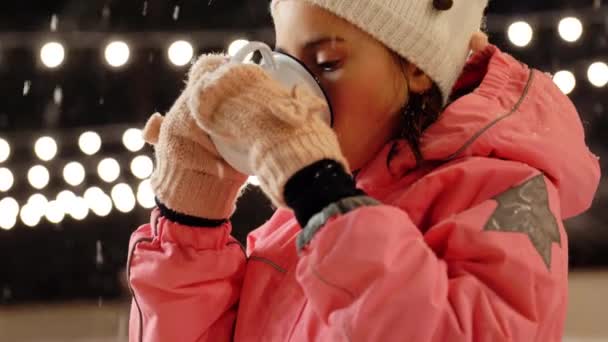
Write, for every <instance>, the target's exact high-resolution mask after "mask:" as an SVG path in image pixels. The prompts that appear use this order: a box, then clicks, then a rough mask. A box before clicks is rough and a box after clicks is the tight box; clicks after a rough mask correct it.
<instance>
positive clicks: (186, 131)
mask: <svg viewBox="0 0 608 342" xmlns="http://www.w3.org/2000/svg"><path fill="white" fill-rule="evenodd" d="M226 61H227V57H226V56H223V55H203V56H202V57H200V59H199V60H198V61H197V62H196V63H195V64H194V65H193V66H192V68H191V69H190V73H189V81H188V85H187V87H186V89H185V90H184V91H183V93H182V94H181V95H180V97H179V98H178V99H177V101H176V102H175V104H174V105H173V106H172V107H171V109H170V110H169V112H168V113H167V114H166V115H165V116H164V117H163V116H161V115H160V114H158V113H156V114H154V115H153V116H152V117H151V118H150V119H149V120H148V123H147V124H146V127H145V128H144V139H145V140H146V141H147V142H148V143H150V144H152V145H154V151H155V154H156V167H155V170H154V173H153V174H152V178H151V185H152V189H153V191H154V194H155V195H156V197H157V198H158V199H159V200H160V201H161V202H162V204H163V205H165V206H166V207H168V208H170V209H172V210H174V211H176V212H179V213H180V214H185V215H189V216H196V217H201V218H206V219H225V218H228V217H230V216H231V215H232V213H233V211H234V204H235V202H236V197H237V194H238V192H239V190H240V188H241V187H242V185H243V184H244V183H245V181H246V180H247V177H246V176H245V175H243V174H241V173H239V172H237V171H236V170H234V169H233V168H232V167H231V166H230V165H228V164H227V163H226V162H225V161H224V160H223V158H222V157H221V156H220V155H219V154H218V152H217V150H216V149H215V146H214V145H213V143H212V142H211V140H210V139H209V136H208V135H207V133H206V132H205V131H203V130H202V129H201V128H200V127H199V126H197V124H196V121H195V120H194V118H193V116H192V114H191V113H190V110H189V108H188V99H189V98H190V94H191V90H192V85H193V84H195V83H197V81H198V80H199V79H200V78H202V77H204V76H205V75H208V74H209V73H211V72H213V71H214V70H216V69H217V68H219V67H220V66H221V65H223V64H224V63H225V62H226Z"/></svg>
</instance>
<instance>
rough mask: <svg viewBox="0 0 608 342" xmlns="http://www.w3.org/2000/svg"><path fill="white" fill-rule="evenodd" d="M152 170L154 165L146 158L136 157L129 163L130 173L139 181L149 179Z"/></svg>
mask: <svg viewBox="0 0 608 342" xmlns="http://www.w3.org/2000/svg"><path fill="white" fill-rule="evenodd" d="M153 170H154V163H153V162H152V159H150V157H148V156H137V157H135V158H133V161H131V172H132V173H133V175H134V176H135V177H137V178H139V179H146V178H148V177H150V175H151V174H152V171H153Z"/></svg>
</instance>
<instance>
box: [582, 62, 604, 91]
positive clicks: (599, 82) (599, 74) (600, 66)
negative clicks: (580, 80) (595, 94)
mask: <svg viewBox="0 0 608 342" xmlns="http://www.w3.org/2000/svg"><path fill="white" fill-rule="evenodd" d="M587 78H588V79H589V82H590V83H591V84H592V85H593V86H595V87H598V88H601V87H604V86H606V84H608V65H606V63H604V62H595V63H593V64H591V65H590V66H589V69H587Z"/></svg>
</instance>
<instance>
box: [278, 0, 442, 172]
mask: <svg viewBox="0 0 608 342" xmlns="http://www.w3.org/2000/svg"><path fill="white" fill-rule="evenodd" d="M274 21H275V31H276V49H277V50H278V51H284V52H287V53H289V54H290V55H292V56H295V57H296V58H298V59H300V60H301V61H302V62H304V63H305V64H306V65H307V67H308V68H309V69H310V70H311V71H312V72H313V73H314V74H315V76H317V78H318V79H319V81H320V83H321V85H322V86H323V88H324V89H325V91H326V93H327V95H328V97H329V100H330V102H331V105H332V107H333V110H334V131H335V132H336V134H337V136H338V140H339V141H340V145H341V148H342V152H343V153H344V155H345V157H346V158H347V159H348V161H349V163H350V167H351V170H353V171H354V170H357V169H359V168H361V167H362V166H363V165H364V164H365V163H366V162H367V161H368V160H370V159H371V158H372V157H373V156H374V155H375V154H376V153H378V151H379V150H380V149H381V148H382V147H383V146H384V145H385V144H386V143H387V142H388V141H389V140H391V139H392V138H394V137H395V136H396V134H397V132H398V130H399V125H400V123H401V118H400V115H401V114H400V113H401V109H402V108H403V106H404V105H405V104H407V101H408V98H409V97H408V94H409V91H420V92H422V91H424V89H423V88H424V87H425V86H427V83H428V87H430V86H431V85H432V82H431V81H430V79H428V77H426V76H425V75H424V74H423V73H422V72H420V70H419V69H417V68H415V67H413V66H411V65H406V66H403V65H402V64H400V63H399V61H398V59H397V58H396V57H395V55H394V54H393V53H392V52H391V51H390V50H388V49H387V48H386V47H385V46H384V45H382V43H380V42H379V41H377V40H376V39H374V38H372V37H371V36H370V35H368V34H367V33H365V32H364V31H362V30H360V29H358V28H357V27H355V26H354V25H352V24H350V23H348V22H347V21H345V20H343V19H341V18H339V17H337V16H335V15H334V14H332V13H330V12H328V11H326V10H324V9H321V8H319V7H317V6H313V5H310V4H308V3H306V2H304V1H295V0H286V1H280V2H279V3H278V4H277V7H276V10H275V18H274ZM404 75H405V77H404ZM418 88H420V89H418Z"/></svg>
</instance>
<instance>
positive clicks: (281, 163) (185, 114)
mask: <svg viewBox="0 0 608 342" xmlns="http://www.w3.org/2000/svg"><path fill="white" fill-rule="evenodd" d="M486 5H487V0H455V1H451V0H443V1H442V0H400V1H394V0H350V1H342V0H274V1H273V2H272V4H271V9H272V14H273V18H274V24H275V29H276V47H277V49H278V50H279V49H280V50H282V51H285V52H287V53H289V54H291V55H293V56H295V57H297V58H299V59H300V60H302V61H303V62H304V63H305V64H306V65H307V66H308V67H309V68H310V69H311V70H312V72H313V73H314V74H315V76H317V78H318V79H319V81H320V83H321V85H322V86H323V87H324V89H325V90H326V91H327V94H328V97H329V99H330V103H331V106H332V107H333V109H334V115H335V117H334V126H333V130H332V128H330V127H328V126H327V125H326V124H325V123H324V122H322V121H321V119H320V118H319V115H318V114H319V112H320V111H324V110H328V108H327V107H326V105H325V103H324V102H323V101H321V100H320V99H318V98H316V97H314V96H313V95H312V94H311V93H309V92H308V91H307V89H304V88H302V87H295V88H293V89H285V88H283V87H282V86H281V85H279V84H278V83H276V82H275V81H273V80H272V79H271V78H270V77H269V76H267V75H266V74H265V73H264V71H263V70H262V69H261V68H260V67H258V66H255V65H239V66H234V65H230V64H226V63H224V62H225V60H226V57H225V56H222V55H207V56H202V57H201V58H200V59H199V60H198V62H197V63H195V65H194V66H193V67H192V69H191V71H190V73H189V78H188V83H187V86H186V89H185V90H184V92H183V93H182V95H181V96H180V97H179V98H178V100H177V102H176V103H175V105H174V106H173V107H172V108H171V109H170V111H169V112H168V114H167V115H166V116H165V117H164V118H163V117H161V116H160V115H158V114H156V115H154V116H153V117H152V118H151V119H150V121H149V122H148V124H147V125H146V128H145V130H144V135H145V138H146V140H147V141H148V142H150V143H152V144H154V145H155V151H156V159H157V167H156V170H155V173H154V175H153V177H152V186H153V189H154V191H155V194H156V198H157V203H158V207H157V208H155V209H154V211H153V212H152V218H151V220H150V223H149V224H146V225H143V226H142V227H140V228H139V229H138V230H137V231H136V232H135V233H134V234H133V236H132V239H131V242H130V255H129V262H128V263H129V264H128V270H129V272H128V277H129V281H130V284H131V288H132V291H133V305H132V311H131V324H130V340H131V341H230V340H235V341H559V340H561V335H562V332H563V326H564V319H565V313H566V303H567V291H568V284H567V279H568V278H567V277H568V242H567V238H566V234H565V231H564V227H563V224H562V220H563V219H565V218H569V217H572V216H574V215H577V214H580V213H581V212H583V211H584V210H586V209H587V208H588V207H589V205H590V202H591V200H592V198H593V195H594V192H595V190H596V187H597V185H598V181H599V166H598V161H597V159H596V157H595V156H593V155H592V154H591V153H590V152H589V150H588V148H587V147H586V145H585V141H584V133H583V128H582V125H581V123H580V120H579V118H578V115H577V113H576V110H575V108H574V106H573V105H572V104H571V103H570V101H569V100H568V98H567V97H565V96H564V95H563V94H562V93H561V92H560V91H559V89H558V88H557V87H556V86H555V85H554V84H553V82H552V80H551V78H550V77H549V76H547V75H545V74H543V73H541V72H539V71H537V70H534V69H530V68H528V67H527V66H526V65H523V64H522V63H520V62H518V61H516V60H514V59H513V58H512V57H510V56H509V55H507V54H505V53H503V52H501V51H500V50H499V49H498V48H496V47H495V46H492V45H488V44H486V43H484V41H483V37H482V36H479V35H476V34H475V33H476V32H477V31H478V30H479V29H480V26H481V21H482V16H483V12H484V9H485V7H486ZM471 37H474V39H473V44H470V41H471ZM471 48H473V50H478V51H476V52H475V53H474V54H473V55H472V56H470V58H468V57H469V54H470V51H471ZM465 63H466V65H465ZM207 134H214V135H219V136H221V137H223V138H225V139H230V140H231V141H232V142H233V144H234V145H235V146H236V147H241V148H243V149H246V150H248V151H249V152H248V153H249V160H250V163H251V167H252V168H253V170H255V173H256V175H257V176H258V178H259V180H260V183H261V187H262V189H263V190H264V192H265V193H266V194H267V195H268V196H269V197H270V198H271V199H272V201H273V202H274V203H275V204H276V205H277V206H278V207H279V209H278V210H277V211H276V214H275V215H274V216H273V217H272V218H271V219H270V220H269V221H268V222H267V223H266V224H264V225H263V226H262V227H260V228H259V229H257V230H256V231H254V232H252V233H251V234H250V235H249V237H248V241H247V249H246V251H243V250H242V249H241V247H240V245H239V244H238V242H237V241H236V240H235V239H234V238H232V237H231V236H230V230H231V227H230V222H229V221H228V218H229V217H230V215H231V214H232V212H233V211H234V206H235V201H236V198H237V196H238V193H239V189H240V188H241V187H242V185H243V183H244V182H245V180H246V178H247V177H246V176H245V175H243V174H240V173H238V172H237V171H235V170H234V169H233V168H231V167H230V166H229V165H228V164H226V163H225V162H224V161H223V160H222V158H221V157H220V156H219V155H218V153H217V151H216V150H215V148H214V147H213V144H212V143H211V142H210V140H209V138H208V135H207Z"/></svg>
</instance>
